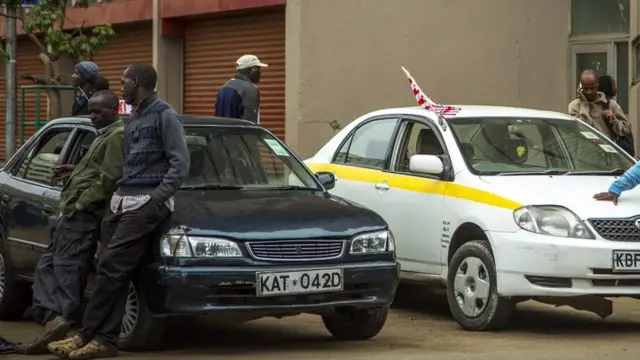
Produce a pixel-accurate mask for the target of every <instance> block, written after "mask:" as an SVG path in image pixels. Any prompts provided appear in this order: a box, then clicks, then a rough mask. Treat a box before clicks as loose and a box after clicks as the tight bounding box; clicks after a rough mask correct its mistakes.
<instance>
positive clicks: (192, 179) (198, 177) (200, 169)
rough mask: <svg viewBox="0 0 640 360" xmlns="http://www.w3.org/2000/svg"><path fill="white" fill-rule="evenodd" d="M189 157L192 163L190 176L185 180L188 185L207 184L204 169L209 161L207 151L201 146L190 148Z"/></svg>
mask: <svg viewBox="0 0 640 360" xmlns="http://www.w3.org/2000/svg"><path fill="white" fill-rule="evenodd" d="M189 157H190V159H191V161H190V165H189V176H187V178H186V179H185V183H186V185H194V184H202V183H206V182H207V179H206V177H205V174H204V167H205V161H206V159H207V150H206V149H205V148H203V147H201V146H189Z"/></svg>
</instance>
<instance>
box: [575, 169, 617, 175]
mask: <svg viewBox="0 0 640 360" xmlns="http://www.w3.org/2000/svg"><path fill="white" fill-rule="evenodd" d="M624 172H625V170H622V169H620V168H618V169H613V170H604V171H576V172H571V173H568V174H567V175H609V176H611V175H613V176H620V175H622V174H624Z"/></svg>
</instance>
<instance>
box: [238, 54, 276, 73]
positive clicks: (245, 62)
mask: <svg viewBox="0 0 640 360" xmlns="http://www.w3.org/2000/svg"><path fill="white" fill-rule="evenodd" d="M254 66H258V67H268V66H269V65H267V64H264V63H262V62H260V59H258V57H257V56H255V55H242V56H240V58H239V59H238V60H237V61H236V69H238V70H240V69H248V68H252V67H254Z"/></svg>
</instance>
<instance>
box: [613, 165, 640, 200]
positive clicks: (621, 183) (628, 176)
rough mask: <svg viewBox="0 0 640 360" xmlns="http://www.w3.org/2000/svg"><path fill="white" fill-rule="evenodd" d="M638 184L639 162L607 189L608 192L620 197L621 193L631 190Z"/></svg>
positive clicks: (639, 180)
mask: <svg viewBox="0 0 640 360" xmlns="http://www.w3.org/2000/svg"><path fill="white" fill-rule="evenodd" d="M638 184H640V162H637V163H636V164H635V165H633V166H632V167H631V168H630V169H629V170H627V171H625V173H624V174H622V176H620V177H619V178H618V179H617V180H615V181H614V182H613V183H612V184H611V186H610V187H609V192H610V193H612V194H616V195H617V196H620V195H621V194H622V192H623V191H628V190H631V189H633V188H635V187H636V186H638Z"/></svg>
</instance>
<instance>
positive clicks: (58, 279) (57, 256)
mask: <svg viewBox="0 0 640 360" xmlns="http://www.w3.org/2000/svg"><path fill="white" fill-rule="evenodd" d="M89 113H90V117H91V122H92V124H93V125H94V126H95V128H96V129H97V131H98V134H97V137H96V139H95V140H94V141H93V143H92V144H91V146H90V147H89V149H88V150H87V152H86V154H85V155H84V156H83V157H82V159H81V160H80V162H79V163H78V164H77V165H75V166H74V165H61V166H59V167H57V168H56V169H55V171H56V174H57V176H59V177H68V179H67V180H66V182H65V184H64V186H63V188H62V192H61V193H60V209H61V217H60V219H59V221H58V224H57V226H56V229H55V231H54V234H53V239H52V242H51V245H50V246H49V248H48V249H47V252H46V253H45V254H44V255H42V257H41V258H40V260H39V261H38V264H37V265H36V269H35V274H34V284H33V315H34V318H35V320H36V321H37V322H38V323H40V324H42V325H44V333H42V334H41V335H40V336H38V337H36V338H35V339H34V340H33V341H31V342H29V343H26V344H22V345H19V346H18V348H17V352H19V353H23V354H46V353H48V350H47V344H49V343H50V342H52V341H56V340H61V339H64V338H65V336H66V335H67V333H68V332H69V330H70V329H71V327H72V326H73V327H74V328H75V327H77V325H79V324H77V320H78V318H79V316H80V315H81V313H80V305H81V303H82V299H83V296H84V288H85V285H86V280H87V276H88V272H89V268H90V264H91V261H92V260H93V257H94V255H95V252H96V247H97V242H98V234H99V230H100V223H101V220H102V215H103V213H104V210H105V209H106V206H107V203H108V199H110V198H111V195H112V194H113V193H114V191H115V190H116V182H117V181H118V180H119V179H120V178H121V177H122V169H123V167H122V165H123V158H124V124H123V123H122V121H121V120H118V97H117V95H116V94H115V93H113V92H112V91H110V90H102V91H98V92H96V93H95V94H94V95H93V96H92V97H91V98H90V99H89Z"/></svg>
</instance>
